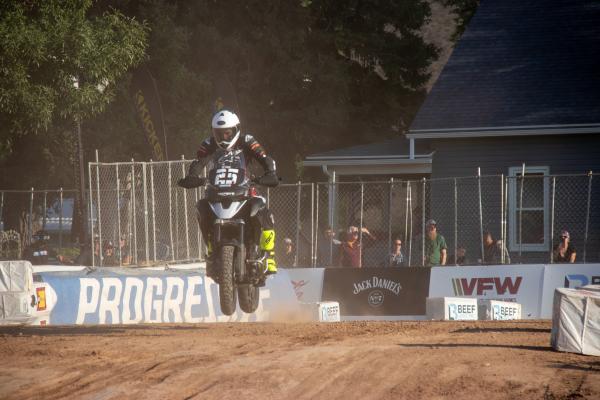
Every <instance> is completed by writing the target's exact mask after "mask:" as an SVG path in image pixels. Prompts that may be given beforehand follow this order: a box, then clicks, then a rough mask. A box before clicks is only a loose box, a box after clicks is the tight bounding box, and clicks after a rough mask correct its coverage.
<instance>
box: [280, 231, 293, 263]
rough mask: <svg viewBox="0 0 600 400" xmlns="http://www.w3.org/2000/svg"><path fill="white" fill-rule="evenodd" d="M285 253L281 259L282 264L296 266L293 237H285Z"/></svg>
mask: <svg viewBox="0 0 600 400" xmlns="http://www.w3.org/2000/svg"><path fill="white" fill-rule="evenodd" d="M283 246H284V249H283V254H282V255H281V261H280V264H281V266H282V267H287V268H290V267H294V266H295V263H294V258H295V254H294V244H293V243H292V239H290V238H285V239H283Z"/></svg>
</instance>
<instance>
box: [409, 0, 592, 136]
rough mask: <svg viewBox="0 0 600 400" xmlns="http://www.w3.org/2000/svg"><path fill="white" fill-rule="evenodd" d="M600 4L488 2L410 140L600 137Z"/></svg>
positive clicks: (580, 1)
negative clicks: (495, 137)
mask: <svg viewBox="0 0 600 400" xmlns="http://www.w3.org/2000/svg"><path fill="white" fill-rule="evenodd" d="M599 71H600V3H598V2H597V1H593V0H571V1H564V0H537V1H523V0H483V1H482V2H481V5H480V7H479V9H478V10H477V12H476V14H475V16H474V17H473V18H472V20H471V22H470V24H469V26H468V27H467V30H466V31H465V33H464V35H463V37H462V38H461V40H460V42H459V43H458V44H457V47H456V49H455V50H454V52H453V54H452V55H451V57H450V59H449V61H448V63H447V64H446V66H445V67H444V70H443V71H442V74H441V75H440V78H439V79H438V81H437V82H436V84H435V85H434V87H433V89H432V91H431V93H430V94H429V95H428V97H427V98H426V100H425V102H424V103H423V105H422V107H421V109H420V110H419V112H418V114H417V116H416V118H415V120H414V121H413V123H412V125H411V128H410V131H409V134H408V135H407V136H408V137H410V138H440V137H442V138H451V137H477V136H507V135H532V134H553V133H554V134H567V133H600V72H599Z"/></svg>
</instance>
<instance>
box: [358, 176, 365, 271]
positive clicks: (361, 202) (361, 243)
mask: <svg viewBox="0 0 600 400" xmlns="http://www.w3.org/2000/svg"><path fill="white" fill-rule="evenodd" d="M364 200H365V184H364V183H363V182H361V183H360V229H359V231H358V234H359V235H360V237H359V247H358V267H359V268H362V245H363V240H362V239H363V232H362V231H363V216H364Z"/></svg>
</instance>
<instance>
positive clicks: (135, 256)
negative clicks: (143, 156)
mask: <svg viewBox="0 0 600 400" xmlns="http://www.w3.org/2000/svg"><path fill="white" fill-rule="evenodd" d="M135 203H136V200H135V162H134V161H133V158H132V159H131V219H132V225H133V261H134V263H136V264H137V262H138V248H137V215H136V214H137V213H136V204H135ZM130 248H131V246H130Z"/></svg>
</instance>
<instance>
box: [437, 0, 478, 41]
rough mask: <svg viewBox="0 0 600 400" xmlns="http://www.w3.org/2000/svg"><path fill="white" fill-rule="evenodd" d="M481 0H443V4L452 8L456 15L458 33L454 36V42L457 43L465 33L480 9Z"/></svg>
mask: <svg viewBox="0 0 600 400" xmlns="http://www.w3.org/2000/svg"><path fill="white" fill-rule="evenodd" d="M479 2H480V0H442V4H444V5H445V6H447V7H450V8H452V10H453V11H454V13H455V14H456V19H455V21H456V31H455V32H454V35H452V40H453V41H457V40H458V39H460V37H461V36H462V34H463V33H464V31H465V29H466V28H467V25H468V24H469V21H470V20H471V18H472V17H473V15H475V11H477V8H478V7H479Z"/></svg>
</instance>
